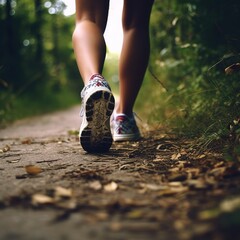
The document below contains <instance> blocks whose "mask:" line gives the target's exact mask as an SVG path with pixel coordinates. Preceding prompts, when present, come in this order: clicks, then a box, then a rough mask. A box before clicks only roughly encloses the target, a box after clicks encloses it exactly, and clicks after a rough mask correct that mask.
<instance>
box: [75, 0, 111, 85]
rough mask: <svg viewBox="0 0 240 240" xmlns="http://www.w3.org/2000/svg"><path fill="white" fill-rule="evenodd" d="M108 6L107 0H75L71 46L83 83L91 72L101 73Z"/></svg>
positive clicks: (87, 80) (104, 52) (87, 79)
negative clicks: (74, 18) (74, 23)
mask: <svg viewBox="0 0 240 240" xmlns="http://www.w3.org/2000/svg"><path fill="white" fill-rule="evenodd" d="M108 7H109V0H98V1H95V0H76V26H75V30H74V32H73V47H74V52H75V56H76V61H77V64H78V68H79V71H80V74H81V76H82V79H83V81H84V83H85V85H86V84H87V83H88V82H89V79H90V78H91V76H92V75H93V74H101V73H102V69H103V65H104V60H105V55H106V44H105V40H104V37H103V33H104V31H105V28H106V22H107V16H108Z"/></svg>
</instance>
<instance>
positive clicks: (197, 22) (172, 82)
mask: <svg viewBox="0 0 240 240" xmlns="http://www.w3.org/2000/svg"><path fill="white" fill-rule="evenodd" d="M239 21H240V2H239V1H237V0H231V1H224V0H213V1H200V0H184V1H181V2H179V1H175V0H171V1H167V0H166V1H164V0H163V1H155V5H154V9H153V13H152V18H151V42H152V56H151V60H150V66H149V69H150V72H152V73H154V75H155V76H156V77H152V76H150V75H147V76H146V82H147V83H145V85H147V88H148V90H147V93H146V94H145V93H144V92H141V93H140V94H141V96H144V95H146V96H145V97H144V103H143V102H140V101H139V103H138V105H143V104H144V106H145V107H144V109H149V107H150V106H152V107H151V111H148V114H149V116H151V118H152V119H151V122H155V123H156V122H162V123H164V125H170V126H171V128H173V129H175V130H176V131H177V132H178V133H181V134H184V135H186V134H187V135H191V136H195V137H196V136H197V137H198V138H199V141H201V142H202V143H203V145H204V146H210V145H211V143H213V142H214V141H219V139H221V141H222V140H224V139H226V137H228V136H229V129H228V125H229V123H230V122H231V121H233V119H237V118H238V116H239V110H240V108H239V103H240V94H239V90H240V81H239V76H240V75H239V73H238V72H236V73H233V74H230V75H229V74H226V73H225V71H224V70H225V68H227V67H228V66H230V65H231V64H234V63H238V62H239V61H240V55H239V50H240V49H239V46H240V28H238V27H236V25H235V23H237V22H239ZM155 78H157V79H158V81H160V82H161V84H158V83H157V81H155V83H154V79H155ZM151 85H152V86H151ZM143 91H145V88H144V89H143ZM149 92H151V96H149ZM141 99H143V98H142V97H141Z"/></svg>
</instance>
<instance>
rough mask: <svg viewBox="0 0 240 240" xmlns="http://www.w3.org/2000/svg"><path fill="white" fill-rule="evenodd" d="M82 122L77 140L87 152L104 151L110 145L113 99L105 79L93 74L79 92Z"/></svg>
mask: <svg viewBox="0 0 240 240" xmlns="http://www.w3.org/2000/svg"><path fill="white" fill-rule="evenodd" d="M81 97H82V110H81V117H82V123H81V127H80V131H79V140H80V143H81V145H82V147H83V149H84V150H85V151H87V152H106V151H108V150H109V148H110V147H111V145H112V135H111V130H110V117H111V115H112V112H113V109H114V104H115V100H114V97H113V94H112V92H111V89H110V87H109V85H108V83H107V81H106V80H105V79H104V78H103V77H102V76H101V75H98V74H96V75H93V76H92V77H91V79H90V81H89V83H88V84H87V85H86V86H85V87H84V88H83V90H82V92H81Z"/></svg>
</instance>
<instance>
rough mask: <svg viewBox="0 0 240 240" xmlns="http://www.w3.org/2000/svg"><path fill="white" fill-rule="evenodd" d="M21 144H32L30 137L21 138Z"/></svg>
mask: <svg viewBox="0 0 240 240" xmlns="http://www.w3.org/2000/svg"><path fill="white" fill-rule="evenodd" d="M22 144H32V139H30V138H26V139H24V140H22Z"/></svg>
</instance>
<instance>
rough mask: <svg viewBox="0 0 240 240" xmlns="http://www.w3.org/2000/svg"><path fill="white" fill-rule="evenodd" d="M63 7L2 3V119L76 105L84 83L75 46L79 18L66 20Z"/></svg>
mask: <svg viewBox="0 0 240 240" xmlns="http://www.w3.org/2000/svg"><path fill="white" fill-rule="evenodd" d="M64 8H65V5H64V3H63V2H62V1H60V0H52V1H44V0H34V1H29V0H22V1H15V0H6V1H4V0H2V1H1V2H0V36H1V38H0V49H1V54H0V91H1V95H0V118H1V119H2V120H3V119H4V120H9V118H11V117H13V116H12V115H13V114H14V115H15V116H14V118H19V117H23V116H25V115H29V114H30V115H31V114H37V113H41V112H45V111H50V110H54V109H55V108H56V107H58V105H63V106H65V105H66V106H67V105H69V104H72V103H73V102H76V98H77V96H78V94H79V93H77V90H76V88H75V87H76V86H78V90H80V88H81V81H80V79H79V74H78V70H77V67H76V63H75V59H74V53H73V49H72V43H71V37H72V31H73V28H74V17H73V16H72V17H66V16H64V15H63V10H64ZM70 92H73V93H74V94H69V93H70ZM65 93H66V94H67V97H66V96H65V95H64V94H65ZM74 95H75V96H76V97H75V98H74V97H73V96H74ZM61 98H62V99H61ZM59 101H60V102H59ZM21 105H23V106H25V107H24V108H23V107H22V106H21ZM32 105H33V107H32ZM18 107H20V109H17V108H18ZM8 116H9V118H8Z"/></svg>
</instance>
